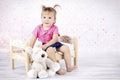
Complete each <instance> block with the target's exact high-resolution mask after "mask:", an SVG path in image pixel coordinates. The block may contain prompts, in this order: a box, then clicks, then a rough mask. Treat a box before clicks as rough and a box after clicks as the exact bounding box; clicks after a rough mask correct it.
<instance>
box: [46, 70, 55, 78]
mask: <svg viewBox="0 0 120 80" xmlns="http://www.w3.org/2000/svg"><path fill="white" fill-rule="evenodd" d="M47 72H48V76H49V77H53V76H54V75H55V74H56V72H55V71H53V70H48V71H47Z"/></svg>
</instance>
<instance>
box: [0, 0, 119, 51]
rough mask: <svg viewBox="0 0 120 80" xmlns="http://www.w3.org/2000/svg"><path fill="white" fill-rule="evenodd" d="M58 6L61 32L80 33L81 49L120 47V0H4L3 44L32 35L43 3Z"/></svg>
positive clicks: (0, 6)
mask: <svg viewBox="0 0 120 80" xmlns="http://www.w3.org/2000/svg"><path fill="white" fill-rule="evenodd" d="M54 4H59V5H61V8H57V22H56V25H57V26H58V27H59V30H60V33H61V35H70V36H77V37H78V38H79V52H87V53H88V52H89V53H91V52H95V53H96V52H100V51H115V52H118V51H119V49H120V45H119V44H120V32H119V31H120V1H119V0H64V1H63V0H0V44H1V45H0V48H6V47H7V46H8V41H9V39H10V38H20V39H25V40H27V39H29V37H30V35H31V32H32V30H33V29H34V28H35V27H36V25H38V24H39V23H41V21H40V12H41V5H46V6H53V5H54Z"/></svg>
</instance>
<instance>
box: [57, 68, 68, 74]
mask: <svg viewBox="0 0 120 80" xmlns="http://www.w3.org/2000/svg"><path fill="white" fill-rule="evenodd" d="M56 73H57V74H59V75H64V74H66V70H64V69H60V70H59V71H57V72H56Z"/></svg>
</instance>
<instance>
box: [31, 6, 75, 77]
mask: <svg viewBox="0 0 120 80" xmlns="http://www.w3.org/2000/svg"><path fill="white" fill-rule="evenodd" d="M57 6H59V5H54V7H53V8H52V7H45V6H43V7H42V13H41V21H42V24H40V25H38V26H37V27H36V28H35V29H34V30H33V32H32V33H33V36H32V38H31V39H30V46H31V47H33V46H34V44H35V42H36V40H37V39H38V40H39V41H41V42H42V46H41V47H42V49H43V50H45V51H46V52H47V53H48V57H49V58H50V59H51V60H53V61H55V62H56V57H55V49H54V48H56V50H58V51H60V52H62V53H63V56H64V60H65V63H66V69H67V72H71V71H72V70H73V69H75V68H76V67H72V66H71V55H70V50H69V47H68V46H66V45H63V44H62V43H60V42H59V41H58V37H59V36H60V34H59V31H58V27H57V26H56V25H55V22H56V14H57V12H56V10H55V7H57ZM57 73H58V74H60V75H63V74H65V73H66V70H64V69H60V70H59V71H58V72H57Z"/></svg>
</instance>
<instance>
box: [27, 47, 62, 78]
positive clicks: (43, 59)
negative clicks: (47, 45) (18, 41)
mask: <svg viewBox="0 0 120 80" xmlns="http://www.w3.org/2000/svg"><path fill="white" fill-rule="evenodd" d="M26 52H28V53H30V55H31V59H32V60H33V63H32V66H31V70H29V71H28V74H27V76H28V77H29V78H37V77H38V78H47V77H51V76H54V75H55V73H56V71H58V70H59V69H60V65H59V64H58V63H57V62H53V61H52V60H50V59H49V58H47V53H46V52H45V51H43V50H42V49H41V48H40V47H34V48H33V49H32V48H30V47H27V48H26Z"/></svg>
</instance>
